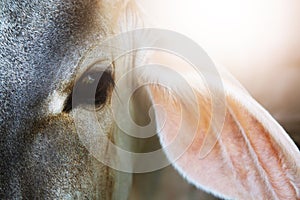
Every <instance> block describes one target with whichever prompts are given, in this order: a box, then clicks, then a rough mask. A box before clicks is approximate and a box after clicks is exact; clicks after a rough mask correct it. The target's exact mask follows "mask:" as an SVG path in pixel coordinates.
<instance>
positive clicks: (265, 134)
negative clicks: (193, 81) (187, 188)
mask: <svg viewBox="0 0 300 200" xmlns="http://www.w3.org/2000/svg"><path fill="white" fill-rule="evenodd" d="M150 91H151V98H152V100H153V103H155V104H160V105H161V106H163V107H164V109H165V112H166V115H167V121H166V124H165V126H164V127H163V129H162V131H161V132H160V133H159V136H160V138H161V142H162V146H167V145H169V144H171V143H172V141H174V139H175V138H176V137H177V136H178V134H179V130H180V126H181V123H183V122H184V123H185V124H189V123H190V125H191V126H194V124H193V123H195V120H194V119H193V115H191V116H190V117H187V118H185V119H181V116H180V113H181V109H186V107H183V106H181V105H180V103H182V102H181V100H180V99H179V100H173V101H170V100H168V99H169V97H168V94H167V93H165V92H164V91H163V90H162V89H159V88H155V87H151V86H150ZM198 103H199V109H200V110H199V113H200V114H201V115H202V116H201V118H200V119H201V120H200V121H198V122H196V123H198V129H197V134H196V137H195V138H194V140H193V142H192V143H191V146H189V148H188V149H187V150H186V151H185V152H184V153H183V155H182V156H181V157H180V158H179V159H178V160H176V161H175V163H173V165H174V167H175V168H176V169H177V170H178V171H179V172H180V173H181V174H182V175H183V176H184V177H186V178H187V180H188V181H190V182H192V183H193V184H195V185H196V186H197V187H199V188H202V189H205V190H207V191H209V192H212V193H214V194H216V195H217V196H221V197H228V198H238V199H297V198H300V196H299V195H300V194H299V190H300V189H299V186H300V177H299V175H300V172H299V169H300V167H299V158H300V156H299V154H297V155H293V153H292V152H289V150H288V149H289V148H288V147H286V146H284V144H288V143H290V141H285V142H282V143H278V142H277V140H275V139H274V137H276V135H274V134H273V133H271V132H269V131H267V130H266V129H265V128H264V125H263V124H262V123H261V122H259V121H258V120H257V119H256V118H255V117H254V116H253V115H252V114H251V113H250V112H249V111H248V110H247V108H245V107H244V106H242V105H241V104H240V103H239V102H237V101H236V100H234V99H233V98H231V97H229V96H228V97H227V110H226V111H227V114H226V117H225V124H224V127H223V130H222V133H221V137H220V138H219V140H218V142H217V144H216V145H215V147H214V148H213V149H212V151H211V152H210V153H209V155H208V156H207V157H205V158H204V159H200V158H199V151H200V148H201V145H202V143H203V140H204V138H205V134H207V130H208V128H209V126H210V124H209V122H210V120H209V119H210V112H209V111H210V104H209V103H207V101H205V100H204V99H203V98H201V96H198ZM262 114H263V113H262ZM156 115H157V123H159V121H160V120H161V117H160V116H162V115H161V114H160V113H156ZM181 120H182V121H181ZM181 131H182V130H181ZM183 134H192V133H190V132H189V131H188V127H187V131H186V132H184V133H183ZM187 136H188V135H187ZM290 144H291V143H290ZM291 145H293V144H291ZM178 148H182V147H181V145H178ZM183 150H184V149H183ZM166 154H167V156H168V158H169V159H171V160H172V159H173V158H174V156H175V155H174V152H173V150H172V149H171V150H166ZM297 159H298V163H297V162H296V161H295V160H297Z"/></svg>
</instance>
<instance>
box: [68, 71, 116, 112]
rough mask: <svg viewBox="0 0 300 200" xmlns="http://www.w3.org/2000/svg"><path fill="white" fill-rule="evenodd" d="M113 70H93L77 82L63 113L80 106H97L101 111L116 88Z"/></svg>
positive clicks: (84, 74)
mask: <svg viewBox="0 0 300 200" xmlns="http://www.w3.org/2000/svg"><path fill="white" fill-rule="evenodd" d="M114 85H115V84H114V79H113V72H112V68H107V69H106V70H102V69H101V68H100V69H97V68H92V69H89V70H87V71H86V72H85V73H83V74H82V75H81V77H80V78H79V79H78V80H77V81H76V82H75V84H74V86H73V90H72V92H71V94H70V95H69V96H68V98H67V99H66V101H65V106H64V109H63V111H64V112H70V111H71V110H72V109H73V108H75V107H76V106H79V105H95V108H96V109H101V108H102V107H103V106H104V105H105V103H106V102H107V99H108V98H109V95H110V94H111V91H112V89H113V87H114Z"/></svg>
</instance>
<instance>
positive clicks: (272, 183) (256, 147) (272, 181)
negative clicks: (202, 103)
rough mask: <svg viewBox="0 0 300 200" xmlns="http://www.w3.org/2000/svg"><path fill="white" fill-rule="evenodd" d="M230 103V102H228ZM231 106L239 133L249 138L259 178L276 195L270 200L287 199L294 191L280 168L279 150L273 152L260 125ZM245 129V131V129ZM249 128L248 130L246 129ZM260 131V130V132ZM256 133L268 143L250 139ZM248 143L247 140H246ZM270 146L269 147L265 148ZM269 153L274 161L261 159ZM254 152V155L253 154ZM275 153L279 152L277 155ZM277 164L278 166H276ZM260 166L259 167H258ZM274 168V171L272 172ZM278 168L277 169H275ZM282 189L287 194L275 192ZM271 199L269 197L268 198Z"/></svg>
mask: <svg viewBox="0 0 300 200" xmlns="http://www.w3.org/2000/svg"><path fill="white" fill-rule="evenodd" d="M229 102H230V101H229ZM230 104H231V108H235V109H234V111H233V110H231V111H230V112H231V115H232V116H235V118H236V120H235V121H236V122H239V123H240V125H239V129H240V131H242V132H243V135H244V136H245V138H249V139H250V140H249V143H248V145H247V146H248V148H250V149H253V152H254V156H255V157H256V156H257V157H256V158H255V159H254V160H257V162H258V163H257V165H256V167H257V169H260V168H262V169H260V170H259V171H261V170H262V171H261V172H263V174H260V176H261V178H262V179H265V182H266V183H268V185H269V188H268V189H269V190H270V191H271V192H272V193H273V194H274V195H276V197H275V196H274V197H272V198H274V199H275V198H276V199H282V198H287V196H289V195H287V194H290V195H291V196H292V194H294V195H295V190H294V188H293V186H292V185H291V183H290V181H288V180H287V179H286V178H287V177H288V176H286V170H284V169H283V168H282V163H281V161H282V159H280V153H281V150H278V149H277V150H275V146H274V145H275V144H273V142H272V140H271V138H270V136H269V134H267V133H266V132H265V129H264V128H263V127H262V126H261V125H260V123H259V122H257V120H255V119H254V118H253V117H252V116H249V114H248V113H246V112H245V111H244V110H243V109H241V108H237V107H236V106H234V105H233V103H230ZM241 113H244V114H242V115H243V116H245V117H244V118H242V117H241ZM247 117H250V119H248V120H249V121H248V120H247V121H245V119H247ZM237 119H242V120H237ZM253 123H254V124H256V125H255V126H253V125H252V126H251V128H250V127H248V126H249V124H253ZM245 127H246V129H245ZM247 128H249V129H247ZM260 129H262V130H260ZM251 130H252V131H251ZM254 132H256V133H260V135H262V136H264V137H265V138H266V140H267V141H268V142H265V140H263V141H262V142H263V143H260V142H259V143H258V142H257V141H258V140H257V139H255V140H254V139H252V138H253V137H256V136H253V133H254ZM246 140H247V141H248V139H246ZM263 144H264V145H263ZM262 145H263V146H264V148H263V149H262ZM266 145H267V146H269V145H271V146H270V147H266ZM269 149H270V151H271V153H270V155H272V156H271V157H270V158H272V159H275V160H269V159H266V158H264V157H262V156H263V155H265V154H266V152H265V151H266V150H269ZM258 151H264V153H262V152H261V153H260V152H258ZM255 152H256V153H255ZM276 152H279V154H277V153H276ZM268 155H269V154H266V156H268ZM274 161H275V162H277V163H276V164H277V165H276V164H275V165H274ZM268 162H271V163H270V164H268ZM278 164H279V166H278ZM259 166H261V167H259ZM274 168H275V169H276V170H274ZM277 168H279V169H277ZM272 170H273V171H276V172H275V173H274V172H270V171H272ZM264 173H265V174H267V175H264ZM281 173H284V175H280V174H281ZM274 175H276V177H274ZM280 183H282V184H283V185H282V184H280ZM282 187H286V188H289V189H287V191H289V192H286V193H280V192H277V191H276V190H278V191H283V190H284V189H283V188H282ZM272 188H274V189H275V191H273V189H272ZM284 194H285V195H287V196H282V195H284ZM269 198H271V197H269Z"/></svg>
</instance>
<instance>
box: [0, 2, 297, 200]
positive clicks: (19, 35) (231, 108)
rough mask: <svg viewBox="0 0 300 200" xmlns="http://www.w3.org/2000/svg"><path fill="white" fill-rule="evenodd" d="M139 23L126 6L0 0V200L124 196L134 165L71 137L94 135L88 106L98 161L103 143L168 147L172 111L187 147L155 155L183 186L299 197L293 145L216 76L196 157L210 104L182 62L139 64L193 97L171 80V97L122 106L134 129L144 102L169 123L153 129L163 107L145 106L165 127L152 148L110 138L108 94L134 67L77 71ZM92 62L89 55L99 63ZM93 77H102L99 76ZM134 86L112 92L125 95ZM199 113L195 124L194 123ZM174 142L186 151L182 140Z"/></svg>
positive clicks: (162, 59) (158, 93)
mask: <svg viewBox="0 0 300 200" xmlns="http://www.w3.org/2000/svg"><path fill="white" fill-rule="evenodd" d="M142 24H143V23H142V22H141V21H140V19H139V16H138V11H137V6H136V4H135V3H134V2H133V1H128V2H127V1H98V0H66V1H61V0H51V1H44V0H42V1H26V0H21V1H17V2H16V1H3V2H1V35H0V55H1V59H0V62H1V69H0V70H1V71H0V80H1V90H0V102H1V105H2V109H1V112H0V122H1V127H0V130H1V142H0V155H1V156H0V157H1V164H0V169H1V170H0V174H1V176H0V197H1V199H22V198H24V199H127V198H128V197H129V196H131V195H132V194H131V193H130V192H131V186H132V185H133V186H134V183H133V179H132V176H133V173H134V172H135V171H134V168H135V167H137V168H139V167H140V165H142V164H143V163H133V164H132V166H133V167H132V171H128V170H124V171H122V170H118V169H114V168H112V167H110V166H109V165H107V164H106V163H103V162H101V161H99V158H98V157H97V155H96V154H97V152H93V149H91V148H89V147H88V146H87V145H86V143H85V142H86V141H85V140H84V139H83V138H81V136H82V135H80V134H78V131H79V132H81V133H83V134H85V133H95V131H94V123H92V121H86V118H80V116H81V115H80V114H82V113H89V111H90V108H89V105H90V104H93V106H95V107H96V110H93V113H95V114H96V115H97V117H98V118H97V120H98V123H99V124H100V126H101V128H102V130H104V134H105V136H106V137H107V138H108V139H109V140H95V141H96V143H95V141H93V142H94V143H93V144H96V145H97V147H100V150H103V151H102V152H101V153H102V154H101V155H103V154H104V155H105V153H106V151H108V149H109V144H108V142H109V141H113V142H114V143H115V144H117V145H121V146H122V145H123V146H124V145H133V146H134V147H133V149H135V151H139V150H140V148H142V149H143V148H146V151H149V149H150V151H151V150H153V149H155V148H158V147H154V146H155V145H161V146H162V147H166V146H168V145H169V144H170V143H171V142H172V140H173V138H174V137H175V136H176V134H175V133H176V131H177V129H178V126H177V125H178V124H179V123H180V121H179V118H178V117H180V116H178V113H180V111H183V112H184V113H185V114H186V115H185V117H184V118H182V120H183V124H184V125H185V126H184V129H183V132H184V133H185V134H186V135H185V136H186V137H187V138H192V139H193V141H192V143H191V144H190V146H188V147H187V149H185V151H184V152H182V155H180V157H179V158H178V159H174V157H176V153H177V152H176V149H172V148H170V149H164V153H165V155H166V157H167V159H169V160H172V162H171V164H172V166H174V168H175V169H176V171H177V172H179V174H180V175H182V176H183V177H185V179H186V180H187V181H188V182H189V183H191V184H193V185H195V186H196V187H197V188H199V189H203V190H205V191H207V192H209V193H212V194H214V195H216V196H218V197H221V198H239V199H253V198H254V199H256V198H261V199H298V198H300V191H299V188H300V182H299V176H300V175H299V174H300V163H299V162H300V153H299V151H298V149H297V147H296V145H295V144H294V143H293V142H292V140H291V139H290V138H289V136H288V135H287V134H286V132H285V131H284V130H283V128H282V127H281V126H280V125H279V124H278V123H277V122H276V121H275V120H274V119H273V118H272V117H271V115H270V114H269V113H268V112H267V111H266V110H265V109H264V108H262V107H261V106H260V105H259V104H258V103H257V102H256V101H255V100H254V99H253V98H251V96H250V95H249V94H248V93H247V92H245V91H244V89H242V87H241V86H240V85H239V84H238V83H237V82H236V81H235V80H233V78H232V77H231V76H230V75H227V73H226V72H224V73H222V78H224V81H225V84H224V90H222V91H223V92H224V98H225V100H226V104H224V105H225V107H224V109H225V111H226V112H225V113H226V114H225V116H224V126H223V127H222V131H221V132H220V133H221V134H220V136H219V137H217V140H216V143H215V144H213V145H212V146H211V148H209V150H210V151H209V152H206V154H205V155H202V156H200V155H199V148H200V147H201V146H202V145H203V144H205V142H203V141H204V139H205V138H204V136H205V134H204V133H206V132H208V130H210V126H209V121H210V117H211V115H212V104H211V100H212V99H210V96H209V92H208V91H207V90H205V89H203V88H202V87H203V85H201V83H202V81H201V80H200V79H199V77H198V78H197V77H194V76H193V74H194V73H195V71H194V70H193V68H192V67H191V66H190V65H189V64H188V63H187V62H183V61H181V60H178V58H176V57H174V56H170V55H166V54H164V53H162V54H157V53H152V54H151V55H149V56H148V57H147V59H148V60H150V61H151V62H159V63H164V64H165V65H167V66H169V67H168V69H172V70H175V71H176V72H177V74H180V75H181V76H182V77H185V78H187V77H188V79H189V81H188V83H189V84H190V92H191V93H189V92H187V88H186V87H183V85H180V84H178V85H176V83H175V82H172V81H171V83H175V85H171V86H172V87H173V89H174V91H175V93H174V95H171V93H170V92H169V91H168V90H167V89H166V88H163V87H158V86H156V85H155V84H154V85H153V84H149V85H146V86H145V88H144V90H143V91H142V92H141V94H137V95H136V97H135V98H134V99H133V101H132V106H133V108H132V110H134V111H135V116H136V117H138V120H141V121H142V122H141V124H143V123H145V121H146V122H147V120H148V118H149V116H148V111H146V110H147V109H148V108H149V106H150V105H161V106H162V108H163V110H164V111H165V114H166V115H167V116H169V118H167V119H168V120H166V121H165V124H163V120H162V118H163V115H162V112H161V111H162V110H161V109H159V107H155V106H154V107H153V110H152V111H153V112H154V115H155V117H156V118H155V122H156V123H157V124H155V125H157V126H159V125H161V124H163V125H164V126H162V129H161V131H159V134H158V137H154V139H152V140H154V141H152V142H150V144H149V142H148V143H146V144H144V143H143V142H137V143H138V144H133V143H134V142H135V141H133V142H132V141H131V142H127V139H126V136H123V135H122V134H120V135H119V134H118V133H120V132H118V131H116V128H115V127H116V125H115V123H116V122H115V121H114V120H113V116H112V114H111V113H110V109H111V108H112V107H113V105H114V104H113V103H114V100H117V99H118V93H120V94H122V90H120V89H118V88H120V87H117V86H118V81H119V80H121V79H122V74H120V73H119V72H120V71H121V72H122V70H123V69H124V68H126V67H128V66H129V65H131V64H132V63H133V62H131V61H130V60H129V61H128V60H126V59H125V60H119V61H116V62H113V63H111V62H110V63H109V64H108V65H109V67H105V70H103V71H101V70H100V72H99V69H98V68H97V66H96V69H94V63H93V62H89V64H88V65H89V66H86V65H84V64H85V63H86V60H87V58H88V57H89V55H90V54H92V53H93V49H95V48H97V47H95V44H96V46H97V44H99V43H101V42H103V41H105V40H106V39H107V38H108V37H110V36H111V35H114V34H118V33H120V32H122V31H126V30H128V29H129V30H130V29H133V28H137V27H141V26H142ZM147 39H148V38H147V37H145V38H144V40H147ZM108 47H109V46H108ZM108 47H107V48H108ZM99 56H100V57H101V54H99V55H98V56H96V57H92V58H96V59H100V60H101V59H102V58H99ZM136 56H137V57H139V55H136ZM103 57H105V55H104V56H103ZM131 59H132V58H131ZM133 59H135V57H133ZM96 65H98V63H96ZM106 65H107V63H106V62H105V66H106ZM100 68H101V66H100ZM163 72H164V71H161V73H158V74H157V73H156V74H155V73H151V72H149V71H148V73H146V74H141V76H139V80H140V79H141V80H143V81H146V82H147V81H149V80H150V81H151V82H153V83H156V81H157V80H160V78H161V79H163V78H165V77H163V76H162V77H160V74H166V73H163ZM95 74H96V76H100V77H101V78H99V77H98V78H99V79H98V80H97V79H96V78H94V77H93V76H94V75H95ZM191 74H192V75H191ZM133 78H134V77H133ZM94 80H97V81H96V82H95V81H94ZM135 81H137V80H136V79H134V80H132V82H135ZM132 82H131V81H129V82H126V83H127V84H125V85H123V87H122V88H124V87H125V89H126V88H130V87H131V85H130V84H131V83H132ZM90 83H96V85H94V86H95V88H94V89H95V91H96V92H95V99H93V100H92V101H91V100H90V99H88V98H84V97H85V96H84V95H83V96H79V98H77V99H75V100H74V94H75V93H76V91H77V89H78V90H79V91H80V92H85V91H88V89H89V88H88V87H87V85H89V84H90ZM92 85H93V84H92ZM121 86H122V85H121ZM123 91H124V90H123ZM186 94H188V95H186ZM191 94H194V96H193V97H194V99H193V100H191V98H192V96H190V95H191ZM113 97H115V98H113ZM175 97H177V98H178V99H175ZM121 100H122V98H121ZM221 103H224V102H221ZM179 105H181V106H179ZM114 108H115V107H114ZM117 108H118V107H117ZM117 111H118V110H117ZM77 114H78V115H77ZM152 114H153V113H152ZM200 115H201V116H203V118H202V119H201V120H200V121H199V120H197V118H198V117H199V116H200ZM74 116H79V118H76V119H75V117H74ZM83 116H84V117H85V116H87V115H83ZM140 117H141V118H140ZM143 118H144V119H143ZM76 120H78V121H76ZM83 122H84V123H87V125H85V126H83V125H84V123H83ZM81 123H82V126H81ZM191 127H193V128H195V131H194V133H196V134H195V138H193V137H192V136H193V135H190V131H189V130H190V129H191ZM174 134H175V135H174ZM84 136H87V137H92V136H93V135H92V136H91V135H84ZM181 137H182V136H181ZM124 138H125V139H124ZM123 139H124V140H123ZM181 139H182V145H183V146H184V143H185V139H184V138H181ZM87 141H88V140H87ZM124 141H125V142H124ZM91 142H92V141H91ZM154 144H155V145H154ZM141 146H142V147H141ZM147 146H150V147H149V148H148V149H147ZM131 147H132V146H130V147H124V148H129V149H131ZM180 147H181V144H180V143H179V149H180ZM143 151H145V149H143ZM112 155H113V154H108V156H112ZM126 161H127V160H126ZM129 161H130V160H129ZM129 165H130V163H129ZM137 188H138V187H137Z"/></svg>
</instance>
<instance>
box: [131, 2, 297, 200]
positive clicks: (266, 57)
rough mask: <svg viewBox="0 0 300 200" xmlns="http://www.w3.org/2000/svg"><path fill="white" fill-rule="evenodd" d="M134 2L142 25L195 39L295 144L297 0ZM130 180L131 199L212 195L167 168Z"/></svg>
mask: <svg viewBox="0 0 300 200" xmlns="http://www.w3.org/2000/svg"><path fill="white" fill-rule="evenodd" d="M137 3H138V4H139V6H140V7H141V8H142V12H143V14H144V15H145V16H146V17H147V20H148V21H147V23H146V24H147V26H148V27H157V28H166V29H170V30H174V31H177V32H180V33H183V34H184V35H186V36H188V37H190V38H192V39H193V40H195V41H196V42H197V43H198V44H200V45H201V46H202V48H204V49H205V50H206V52H207V53H208V54H209V56H210V57H211V58H212V59H213V60H214V61H215V62H216V63H218V64H221V65H223V66H225V67H226V68H227V69H228V70H229V71H230V72H231V73H232V74H233V75H234V77H235V78H236V79H238V80H239V81H240V82H241V83H242V85H243V86H244V87H245V88H246V89H247V90H248V91H249V92H250V94H251V95H252V96H253V97H254V98H255V99H256V100H257V101H258V102H259V103H261V104H262V105H263V106H264V107H265V108H266V109H267V110H268V111H269V112H270V113H271V114H272V115H273V116H274V117H275V118H276V119H277V121H279V123H280V124H281V125H282V126H283V127H284V128H285V129H286V130H287V132H288V133H289V134H290V135H291V137H292V138H293V139H294V141H295V142H296V143H298V144H300V23H299V22H300V12H299V11H300V1H299V0H243V1H241V0H226V1H224V0H185V1H182V0H163V1H162V0H140V1H138V2H137ZM134 183H135V184H136V185H135V186H136V188H139V189H140V190H136V189H134V188H133V191H132V197H131V199H170V200H171V199H172V200H176V199H180V200H181V199H182V200H184V199H215V198H213V197H210V196H209V195H207V194H205V193H203V192H201V191H198V190H196V189H195V188H194V187H193V186H190V185H189V184H187V183H186V181H185V180H183V179H182V178H181V177H180V176H179V175H177V173H176V172H175V171H174V170H173V168H172V167H168V168H166V169H163V170H160V171H158V172H153V173H149V174H140V175H136V176H135V178H134ZM141 191H142V192H141ZM142 197H143V198H142ZM145 197H146V198H145Z"/></svg>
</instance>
